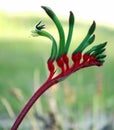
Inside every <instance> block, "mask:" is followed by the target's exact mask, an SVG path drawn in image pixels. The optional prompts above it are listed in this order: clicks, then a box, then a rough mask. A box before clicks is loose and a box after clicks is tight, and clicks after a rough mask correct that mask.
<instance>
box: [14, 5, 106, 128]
mask: <svg viewBox="0 0 114 130" xmlns="http://www.w3.org/2000/svg"><path fill="white" fill-rule="evenodd" d="M42 8H43V9H44V10H45V11H46V13H47V14H48V16H49V17H50V18H51V19H52V21H53V22H54V23H55V25H56V27H57V29H58V33H59V39H60V40H59V48H57V44H56V40H55V39H54V37H53V36H52V35H51V34H50V33H48V32H46V31H44V30H43V29H44V27H45V26H44V25H41V21H40V22H38V24H37V25H36V28H35V31H33V34H34V36H38V35H39V36H44V37H47V38H49V39H50V40H51V41H52V50H51V56H50V58H49V59H48V61H47V66H48V70H49V76H48V78H47V80H46V81H45V82H44V84H43V85H42V86H41V87H40V88H39V89H38V90H37V91H36V92H35V93H34V95H33V96H32V97H31V98H30V100H29V101H28V102H27V104H26V105H25V107H24V108H23V109H22V111H21V112H20V114H19V115H18V117H17V119H16V121H15V122H14V124H13V126H12V128H11V130H17V128H18V127H19V125H20V123H21V122H22V120H23V119H24V117H25V116H26V114H27V112H28V111H29V110H30V108H31V107H32V106H33V104H34V103H35V102H36V101H37V99H38V98H39V97H40V96H41V95H42V94H43V93H44V92H45V91H46V90H47V89H48V88H50V87H51V86H53V85H54V84H56V83H58V82H60V81H62V80H64V79H65V78H66V77H68V76H70V75H71V74H72V73H74V72H76V71H77V70H79V69H82V68H85V67H90V66H101V65H103V63H104V58H105V57H106V55H104V54H103V52H104V51H105V46H106V44H107V42H104V43H101V44H99V45H96V46H93V47H92V48H91V49H90V50H88V51H86V52H83V51H84V49H85V48H86V47H88V46H89V45H90V44H92V43H93V42H94V40H95V35H94V34H93V33H94V31H95V28H96V23H95V21H93V23H92V25H91V26H90V28H89V30H88V32H87V35H86V36H85V38H84V40H83V41H82V42H81V44H80V45H79V46H78V47H77V48H76V49H75V50H74V52H73V53H72V56H71V58H70V57H68V55H67V54H68V50H69V46H70V43H71V39H72V34H73V27H74V15H73V13H72V12H70V16H69V31H68V36H67V39H66V43H65V34H64V30H63V27H62V25H61V22H60V21H59V19H58V17H57V16H56V15H55V13H54V12H53V11H52V10H51V9H50V8H48V7H45V6H42ZM69 60H72V65H70V64H69ZM55 64H57V66H58V68H60V69H61V72H60V73H59V74H56V76H55V75H54V74H55V73H56V69H57V68H56V67H55Z"/></svg>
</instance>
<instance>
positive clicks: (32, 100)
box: [10, 57, 102, 130]
mask: <svg viewBox="0 0 114 130" xmlns="http://www.w3.org/2000/svg"><path fill="white" fill-rule="evenodd" d="M73 58H74V61H75V57H73ZM76 58H77V57H76ZM79 59H80V58H79ZM79 61H80V60H79ZM58 63H59V65H60V67H61V63H62V67H61V69H62V71H61V73H60V74H58V75H57V76H56V77H54V78H52V77H53V75H54V73H53V74H51V77H50V76H49V78H48V79H47V81H46V82H45V83H44V84H43V85H42V86H41V87H40V88H39V89H38V90H37V91H36V92H35V93H34V94H33V96H32V97H31V98H30V100H29V101H28V102H27V104H26V105H25V106H24V108H23V109H22V111H21V112H20V113H19V115H18V117H17V119H16V120H15V122H14V124H13V126H12V128H11V129H10V130H17V128H18V127H19V125H20V124H21V122H22V120H23V119H24V117H25V116H26V114H27V113H28V112H29V110H30V108H31V107H32V106H33V104H34V103H35V102H36V101H37V99H38V98H39V97H40V96H41V95H42V94H43V93H44V92H45V91H46V90H47V89H48V88H50V87H51V86H52V85H54V84H56V83H58V82H60V81H62V80H64V78H65V77H67V76H69V75H70V74H72V73H73V72H75V71H77V70H79V69H81V68H85V67H89V66H94V65H97V66H101V65H102V63H100V62H98V61H96V59H95V58H94V57H91V59H90V60H89V61H87V62H82V63H80V64H79V65H78V66H77V64H75V63H74V64H73V65H72V66H71V67H70V68H69V69H68V70H66V71H65V72H64V68H63V66H64V65H63V62H61V60H59V62H58Z"/></svg>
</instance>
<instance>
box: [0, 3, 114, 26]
mask: <svg viewBox="0 0 114 130" xmlns="http://www.w3.org/2000/svg"><path fill="white" fill-rule="evenodd" d="M42 5H45V6H49V7H51V8H52V9H53V10H54V12H55V13H56V14H57V15H62V16H63V15H64V16H68V15H69V11H70V10H72V11H73V12H74V14H75V17H76V18H80V19H83V20H95V21H98V22H100V23H105V24H109V25H113V26H114V0H56V1H54V0H0V11H1V10H2V11H5V12H8V13H17V12H27V13H28V12H35V13H37V12H38V13H39V12H41V13H43V10H42V9H41V6H42Z"/></svg>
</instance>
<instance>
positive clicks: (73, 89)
mask: <svg viewBox="0 0 114 130" xmlns="http://www.w3.org/2000/svg"><path fill="white" fill-rule="evenodd" d="M40 19H42V20H43V23H44V24H45V25H46V30H47V31H49V32H50V33H51V34H52V35H54V37H56V39H57V40H58V33H57V30H56V28H55V25H54V24H53V23H52V22H51V20H50V19H49V18H48V17H45V16H43V15H41V14H40V15H33V14H23V15H21V14H17V15H15V14H14V15H10V14H7V13H3V12H1V13H0V123H1V124H0V130H2V129H5V130H6V129H8V128H9V127H10V126H11V124H12V123H13V121H14V119H15V117H16V116H17V114H18V113H19V112H20V110H21V109H22V107H23V106H24V104H25V103H26V102H27V101H28V99H29V98H30V97H31V95H32V94H33V92H34V91H35V89H37V88H38V87H39V86H40V85H41V84H42V83H43V82H44V81H45V80H46V77H47V76H48V70H47V65H46V62H47V59H48V57H49V56H50V51H51V41H49V40H48V39H46V38H43V37H32V36H31V31H32V30H33V29H34V26H35V24H36V23H37V22H38V20H40ZM60 20H61V22H62V24H63V27H64V29H65V33H66V34H67V31H68V18H62V17H60ZM91 24H92V21H89V22H87V21H80V20H77V19H76V22H75V29H74V33H73V40H72V44H71V50H70V52H69V55H70V54H71V53H72V51H73V50H74V49H75V48H76V46H77V45H78V44H79V43H80V42H81V40H82V39H83V37H84V36H85V34H86V33H87V31H88V28H89V26H90V25H91ZM95 34H96V41H95V43H94V44H99V43H102V42H105V41H108V44H107V46H106V55H107V57H106V62H105V63H104V65H103V66H102V67H91V68H86V69H83V70H80V71H78V72H76V73H75V74H73V75H71V76H70V77H69V78H67V79H66V80H65V81H63V82H61V83H59V84H58V85H55V86H53V87H52V88H50V89H49V90H48V91H47V92H46V93H45V94H44V95H43V96H42V97H41V98H40V100H39V101H38V102H37V103H36V104H35V106H34V107H33V108H32V110H31V111H30V113H29V116H28V118H27V119H28V121H29V122H32V121H33V119H35V121H36V122H40V121H39V120H40V119H39V120H38V119H36V116H34V115H35V114H34V113H36V112H37V114H41V116H42V117H43V118H45V117H48V118H49V114H50V113H54V117H55V119H56V121H57V124H59V128H58V129H65V125H64V124H65V123H67V124H68V122H70V124H72V123H74V124H75V122H86V121H87V120H89V119H88V118H91V120H94V119H97V120H98V121H97V120H96V122H95V123H93V127H94V128H95V127H96V126H97V125H95V124H97V122H99V118H100V117H99V116H100V115H101V116H103V122H106V124H108V123H107V122H108V121H109V118H110V119H112V115H114V57H113V56H114V51H113V48H114V27H113V26H108V25H101V24H99V23H97V28H96V31H95ZM37 114H36V115H37ZM31 115H32V116H31ZM8 119H9V120H8ZM27 119H25V121H24V122H25V124H26V120H27ZM1 120H4V121H8V122H7V123H6V124H7V125H5V126H4V124H3V123H2V121H1ZM31 120H32V121H31ZM101 120H102V119H101ZM104 120H105V121H104ZM113 120H114V119H113ZM10 121H11V122H10ZM111 121H112V120H111ZM9 122H10V123H9ZM41 122H42V121H41ZM110 123H111V122H110ZM36 124H37V123H36ZM42 124H43V123H42ZM38 125H39V126H40V124H39V123H38ZM6 126H7V127H6ZM30 126H31V128H29V129H33V128H34V127H35V126H34V124H32V123H31V125H30ZM39 126H37V127H39ZM41 126H42V125H41ZM23 127H24V123H23ZM69 127H70V126H69ZM23 129H25V128H23ZM27 129H28V128H27ZM34 129H35V128H34ZM72 129H74V130H75V127H74V126H73V128H72ZM81 129H83V128H80V130H81ZM96 129H97V128H96ZM65 130H67V128H66V129H65ZM97 130H98V129H97Z"/></svg>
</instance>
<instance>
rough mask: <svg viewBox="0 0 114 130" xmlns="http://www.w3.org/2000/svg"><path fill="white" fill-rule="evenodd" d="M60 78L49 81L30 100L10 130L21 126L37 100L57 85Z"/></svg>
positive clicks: (15, 129)
mask: <svg viewBox="0 0 114 130" xmlns="http://www.w3.org/2000/svg"><path fill="white" fill-rule="evenodd" d="M57 79H58V77H56V78H54V79H51V80H47V81H46V82H45V83H44V84H43V85H42V86H41V87H40V88H39V89H38V90H37V91H36V92H35V93H34V94H33V96H32V97H31V98H30V100H29V101H28V102H27V104H26V105H25V106H24V108H23V109H22V111H21V112H20V113H19V115H18V117H17V119H16V120H15V122H14V124H13V126H12V128H11V129H10V130H17V128H18V127H19V125H20V124H21V122H22V120H23V119H24V118H25V116H26V114H27V113H28V112H29V110H30V108H31V107H32V106H33V104H34V103H35V102H36V101H37V99H38V98H39V97H40V96H41V95H42V94H43V93H44V92H45V91H46V90H47V89H48V88H50V87H51V86H52V85H54V84H56V83H57V82H58V80H57Z"/></svg>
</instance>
